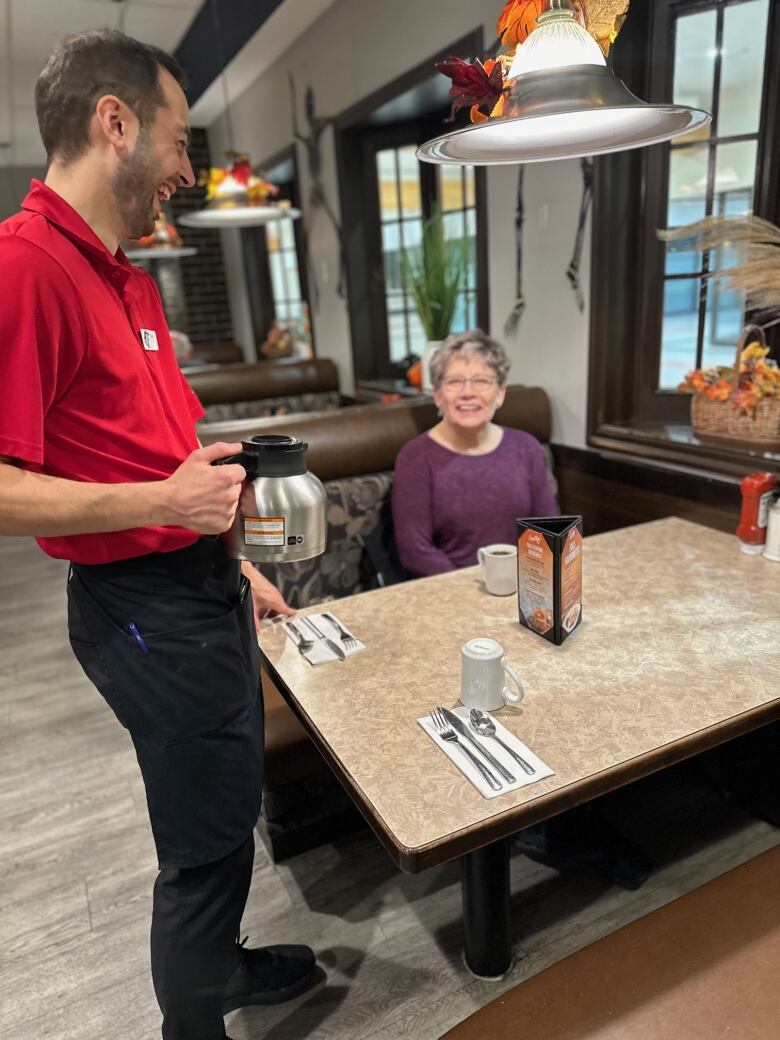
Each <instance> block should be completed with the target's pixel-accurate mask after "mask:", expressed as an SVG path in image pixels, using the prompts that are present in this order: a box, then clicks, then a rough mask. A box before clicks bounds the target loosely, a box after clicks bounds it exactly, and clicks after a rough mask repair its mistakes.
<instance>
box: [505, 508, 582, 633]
mask: <svg viewBox="0 0 780 1040" xmlns="http://www.w3.org/2000/svg"><path fill="white" fill-rule="evenodd" d="M517 603H518V610H519V614H520V624H521V625H525V627H526V628H530V630H531V631H532V632H536V633H537V634H538V635H540V636H543V637H544V638H545V639H548V640H549V641H550V642H551V643H555V645H556V646H560V645H561V643H562V642H563V641H564V639H567V638H568V637H569V636H570V635H571V633H572V632H573V631H574V629H575V628H576V627H577V625H579V623H580V621H582V517H581V516H554V517H532V518H530V519H525V520H518V521H517Z"/></svg>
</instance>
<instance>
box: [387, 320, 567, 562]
mask: <svg viewBox="0 0 780 1040" xmlns="http://www.w3.org/2000/svg"><path fill="white" fill-rule="evenodd" d="M508 371H509V359H508V358H507V356H506V351H505V350H504V348H503V347H502V346H501V344H500V343H497V342H496V341H495V340H494V339H491V338H490V337H489V336H486V335H485V333H484V332H482V331H480V330H479V329H475V330H472V331H470V332H464V333H459V334H458V335H456V336H450V337H449V339H447V340H445V341H444V343H443V344H442V345H441V347H440V348H439V349H438V351H437V352H436V353H435V354H434V356H433V359H432V360H431V382H432V383H433V399H434V401H435V402H436V405H437V407H438V409H439V414H440V415H441V421H440V422H439V423H437V424H436V426H434V427H433V428H432V429H430V430H428V431H427V432H425V433H421V434H420V435H419V436H418V437H415V438H414V440H411V441H409V442H408V443H407V444H405V445H404V446H403V448H402V449H401V451H400V452H399V453H398V458H397V459H396V462H395V477H394V479H393V529H394V532H395V541H396V545H397V546H398V554H399V556H400V559H401V563H402V564H403V565H404V567H405V568H406V569H407V570H408V571H409V573H410V574H412V575H413V576H414V577H422V576H423V575H426V574H441V573H443V572H444V571H453V570H456V569H457V568H459V567H469V566H471V565H472V564H475V563H476V562H477V549H478V548H479V547H480V546H481V545H491V544H493V543H495V542H508V543H510V544H514V543H515V541H516V539H517V526H516V520H517V518H518V517H525V516H556V515H557V513H558V506H557V504H556V501H555V495H554V493H553V489H552V485H551V483H550V479H549V476H548V471H547V465H546V463H545V460H544V455H543V454H542V449H541V446H540V445H539V442H538V441H537V440H536V438H535V437H532V436H531V434H530V433H524V432H523V431H522V430H513V429H507V428H505V427H502V426H497V425H496V424H495V423H494V422H493V416H494V415H495V413H496V410H497V409H498V408H499V407H500V406H501V404H502V403H503V401H504V395H505V393H506V377H507V372H508Z"/></svg>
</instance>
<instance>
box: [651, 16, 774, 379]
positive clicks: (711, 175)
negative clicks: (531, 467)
mask: <svg viewBox="0 0 780 1040" xmlns="http://www.w3.org/2000/svg"><path fill="white" fill-rule="evenodd" d="M768 14H769V0H744V2H739V3H734V2H724V0H722V2H720V3H718V4H717V5H715V6H712V7H708V8H705V9H704V10H701V11H690V12H687V11H682V12H680V13H679V14H678V15H677V17H676V18H675V21H674V55H675V57H674V72H673V99H674V100H675V101H677V102H680V103H683V104H688V105H692V106H694V107H696V108H705V109H707V110H708V111H710V112H712V123H711V124H710V126H709V127H707V128H705V129H704V130H703V131H702V132H701V133H700V134H698V135H696V140H694V141H691V140H690V139H686V138H684V139H682V140H681V141H679V142H672V144H671V145H670V148H669V159H668V172H667V183H668V188H667V200H668V208H667V216H666V226H667V227H669V228H674V227H680V226H681V225H683V224H689V223H691V222H692V221H695V220H701V219H702V218H703V217H705V216H711V215H713V214H714V215H716V216H741V215H743V214H745V213H750V212H752V209H753V194H754V185H755V179H756V173H757V155H758V132H759V124H760V116H761V95H762V85H763V82H764V64H765V54H766V30H767V18H768ZM719 253H720V255H714V256H713V255H711V254H709V253H708V254H701V253H698V252H695V251H693V250H691V247H690V243H686V242H684V241H683V242H674V243H670V244H669V245H668V246H667V247H666V263H665V271H664V286H663V316H662V326H661V352H660V365H659V374H658V387H659V389H661V390H675V389H676V388H677V386H678V385H679V384H680V382H681V381H682V379H683V377H684V376H685V373H686V372H687V371H689V370H690V369H691V368H698V367H700V366H701V365H729V364H732V363H733V361H734V344H735V343H736V341H737V337H738V336H739V331H740V328H741V327H742V324H743V319H744V304H743V300H742V299H741V298H739V297H738V296H736V295H735V294H733V293H729V292H727V291H725V290H724V289H723V287H722V285H720V284H719V283H718V282H706V281H704V280H703V278H702V276H703V275H704V274H706V272H707V271H708V270H713V269H715V268H718V267H723V266H728V264H729V261H730V259H731V258H730V256H729V255H728V253H726V252H724V251H722V250H721V251H719Z"/></svg>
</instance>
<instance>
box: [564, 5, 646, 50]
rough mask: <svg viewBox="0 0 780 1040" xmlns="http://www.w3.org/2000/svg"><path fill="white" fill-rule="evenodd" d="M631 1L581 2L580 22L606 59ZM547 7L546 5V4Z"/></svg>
mask: <svg viewBox="0 0 780 1040" xmlns="http://www.w3.org/2000/svg"><path fill="white" fill-rule="evenodd" d="M628 5H629V0H579V2H578V5H577V6H578V7H579V11H580V21H581V22H582V24H583V25H584V27H585V29H586V30H587V31H588V32H589V33H590V35H591V36H592V37H593V39H594V40H595V41H596V43H597V44H598V45H599V47H601V49H602V51H603V52H604V56H605V57H606V55H607V54H609V49H610V47H611V46H612V44H613V43H614V42H615V40H616V39H617V34H618V33H619V32H620V30H621V29H622V27H623V22H624V21H625V20H626V15H627V14H628ZM545 6H547V5H546V3H545Z"/></svg>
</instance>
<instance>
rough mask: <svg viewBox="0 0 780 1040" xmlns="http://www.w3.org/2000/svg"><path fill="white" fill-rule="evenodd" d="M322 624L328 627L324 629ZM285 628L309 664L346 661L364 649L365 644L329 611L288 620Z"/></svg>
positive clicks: (283, 626) (284, 624) (284, 625)
mask: <svg viewBox="0 0 780 1040" xmlns="http://www.w3.org/2000/svg"><path fill="white" fill-rule="evenodd" d="M315 619H316V620H315ZM323 621H324V622H325V623H326V625H327V628H325V627H324V626H323ZM282 628H283V629H284V631H285V633H286V634H287V637H288V638H289V639H290V640H291V641H292V642H293V643H294V645H295V646H296V647H297V649H298V653H299V654H300V655H301V657H303V658H305V659H306V660H307V661H308V662H309V664H313V665H316V664H326V663H327V662H328V661H334V660H336V661H344V660H346V659H347V657H349V656H350V654H355V653H358V652H359V651H360V650H365V645H364V644H363V643H361V642H360V640H359V639H356V638H355V637H354V636H353V635H352V633H351V632H348V631H347V630H346V629H345V628H344V626H343V625H342V624H341V623H340V622H339V621H338V620H337V619H336V618H335V617H334V616H333V615H332V614H330V613H328V612H327V611H324V612H323V613H321V614H311V615H300V616H299V617H296V618H295V619H294V620H291V619H288V620H287V621H285V622H284V623H283V625H282Z"/></svg>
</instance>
